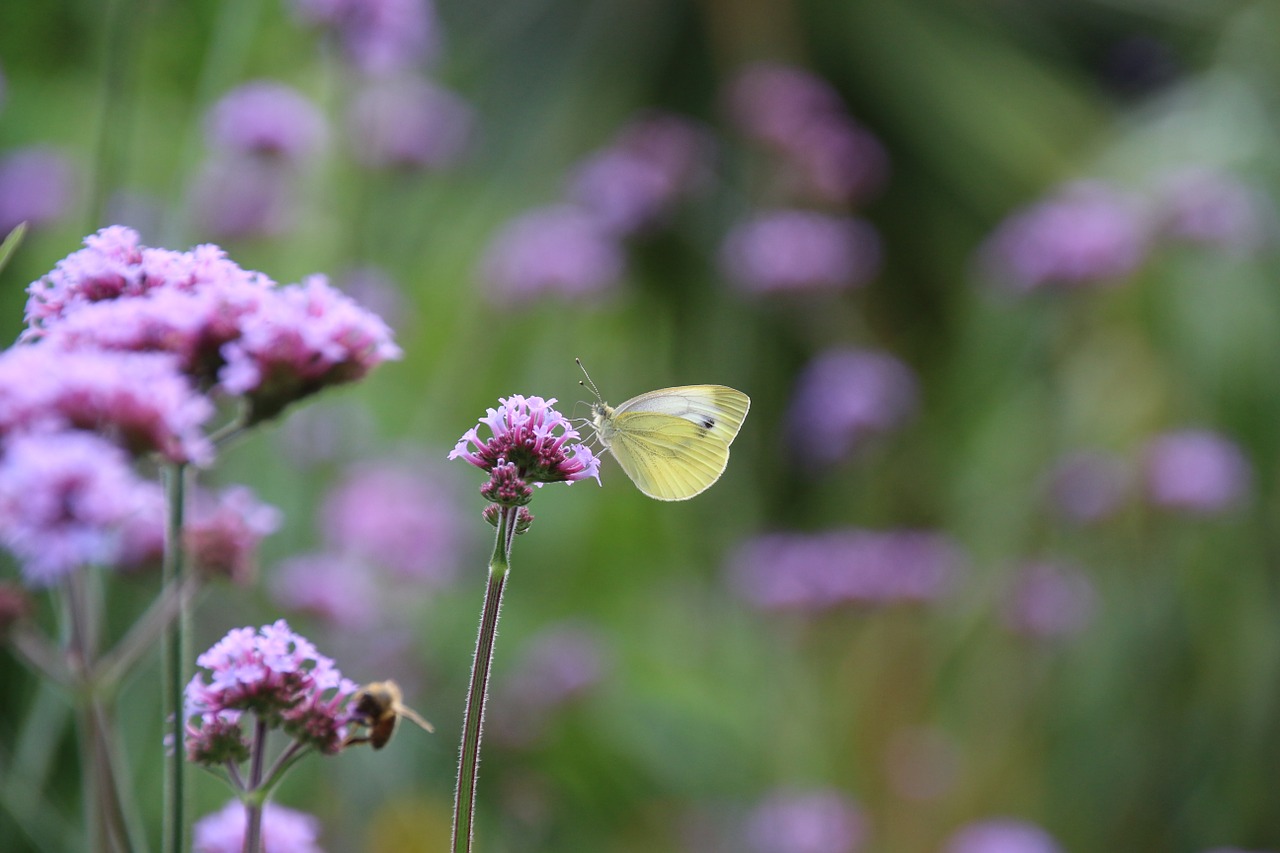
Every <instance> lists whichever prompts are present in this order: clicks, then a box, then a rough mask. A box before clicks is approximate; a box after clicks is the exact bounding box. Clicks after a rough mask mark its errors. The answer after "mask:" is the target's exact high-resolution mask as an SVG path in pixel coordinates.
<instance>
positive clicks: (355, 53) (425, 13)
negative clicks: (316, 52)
mask: <svg viewBox="0 0 1280 853" xmlns="http://www.w3.org/2000/svg"><path fill="white" fill-rule="evenodd" d="M292 5H293V7H294V10H295V11H296V12H297V15H298V17H299V18H301V19H302V21H303V22H305V23H308V24H311V25H314V26H319V27H324V28H326V29H328V30H330V31H331V32H333V33H334V34H335V35H336V36H337V38H338V42H339V44H340V45H341V47H342V51H343V53H344V54H345V56H346V58H347V60H348V61H349V62H350V63H351V64H352V65H354V66H355V67H356V68H357V69H359V70H360V71H363V72H365V73H367V74H375V75H381V74H389V73H393V72H396V71H402V70H405V69H410V68H414V67H417V66H421V65H424V64H426V63H427V62H429V61H430V60H431V59H433V58H434V57H435V54H436V53H437V51H438V49H439V41H440V33H439V26H438V24H437V22H436V17H435V7H434V6H433V5H432V4H431V3H430V2H429V0H293V4H292Z"/></svg>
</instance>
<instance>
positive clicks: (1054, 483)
mask: <svg viewBox="0 0 1280 853" xmlns="http://www.w3.org/2000/svg"><path fill="white" fill-rule="evenodd" d="M1128 479H1129V475H1128V471H1127V470H1126V468H1125V465H1124V462H1123V461H1122V460H1121V459H1119V458H1118V457H1116V456H1115V455H1113V454H1109V453H1102V452H1100V451H1093V450H1081V451H1076V452H1074V453H1069V454H1066V455H1064V456H1063V457H1061V458H1060V459H1059V460H1058V462H1057V464H1055V465H1054V467H1053V469H1052V471H1050V472H1049V476H1048V482H1047V484H1046V491H1047V493H1048V497H1049V500H1050V502H1051V503H1052V505H1053V507H1054V509H1055V510H1056V511H1057V512H1058V513H1059V514H1060V515H1062V516H1063V517H1064V518H1066V519H1068V520H1070V521H1073V522H1075V523H1076V524H1088V523H1090V522H1094V521H1101V520H1102V519H1104V518H1107V517H1108V516H1110V515H1112V514H1114V513H1115V512H1116V511H1117V510H1118V509H1119V508H1120V505H1121V504H1122V503H1123V501H1124V499H1125V496H1126V492H1127V490H1128Z"/></svg>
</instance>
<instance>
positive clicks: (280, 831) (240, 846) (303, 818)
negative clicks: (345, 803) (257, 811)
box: [193, 800, 324, 853]
mask: <svg viewBox="0 0 1280 853" xmlns="http://www.w3.org/2000/svg"><path fill="white" fill-rule="evenodd" d="M245 823H246V820H245V806H244V803H242V802H240V801H239V800H231V801H230V802H229V803H227V804H226V805H225V806H223V807H222V809H220V810H219V811H216V812H214V813H213V814H209V815H205V816H204V817H202V818H200V820H198V821H196V824H195V826H194V827H193V834H194V836H195V840H194V842H193V844H194V847H193V849H194V850H195V853H242V851H243V850H244V831H245ZM319 836H320V821H319V820H317V819H316V818H315V817H314V816H313V815H309V814H307V813H306V812H300V811H296V810H294V809H289V808H285V807H284V806H278V805H276V804H275V803H273V802H270V801H268V802H267V803H266V804H264V805H263V807H262V849H263V850H265V851H267V853H324V851H323V850H322V849H321V847H320V845H319V843H318V841H317V839H318V838H319Z"/></svg>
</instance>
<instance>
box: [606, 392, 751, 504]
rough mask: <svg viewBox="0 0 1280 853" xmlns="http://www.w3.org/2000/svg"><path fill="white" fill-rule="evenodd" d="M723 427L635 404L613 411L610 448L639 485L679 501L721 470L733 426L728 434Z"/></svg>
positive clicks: (663, 498)
mask: <svg viewBox="0 0 1280 853" xmlns="http://www.w3.org/2000/svg"><path fill="white" fill-rule="evenodd" d="M655 393H658V392H655ZM645 396H648V395H645ZM636 399H637V400H639V399H641V398H639V397H637V398H636ZM629 402H634V401H629ZM739 423H741V420H739ZM717 427H720V428H717ZM726 432H728V431H727V430H726V429H725V428H723V427H722V426H720V423H719V422H717V423H716V424H715V425H713V426H712V427H710V428H708V427H706V426H704V425H703V422H701V421H695V420H692V419H689V418H686V417H682V416H678V415H672V414H666V413H663V412H656V411H636V410H634V409H633V410H631V411H626V412H621V413H618V414H615V416H614V418H613V434H612V436H611V438H610V441H609V451H610V452H611V453H612V454H613V456H614V458H615V459H617V460H618V464H619V465H621V466H622V470H623V471H625V472H626V474H627V476H628V477H630V478H631V481H632V482H633V483H635V484H636V487H637V488H638V489H640V491H642V492H644V493H645V494H646V495H648V496H649V497H651V498H656V499H657V500H660V501H683V500H688V499H689V498H691V497H693V496H694V495H697V494H701V493H702V492H704V491H706V489H707V488H708V487H710V486H711V484H712V483H714V482H715V481H716V480H718V479H720V475H721V474H723V473H724V469H725V466H726V465H728V464H729V442H731V441H732V440H733V436H734V435H736V434H737V427H736V426H735V427H734V429H733V431H732V432H730V433H728V438H726V437H725V434H726Z"/></svg>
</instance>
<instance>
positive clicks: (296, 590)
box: [271, 553, 381, 630]
mask: <svg viewBox="0 0 1280 853" xmlns="http://www.w3.org/2000/svg"><path fill="white" fill-rule="evenodd" d="M378 588H379V585H378V583H377V582H376V581H375V580H374V579H373V578H372V577H371V573H370V570H369V567H368V566H367V565H366V564H365V563H363V562H362V561H361V560H359V559H357V558H355V557H351V556H347V555H343V554H333V553H319V554H302V555H299V556H296V557H290V558H289V559H287V560H284V561H282V562H281V563H280V565H279V566H277V567H276V568H275V569H274V570H272V572H271V597H272V598H273V599H274V600H275V601H276V603H277V604H279V605H280V606H281V607H286V608H289V609H290V610H298V611H301V612H303V613H308V614H310V615H312V616H316V617H318V618H320V619H323V620H324V621H326V622H329V623H330V624H333V625H335V626H337V627H338V628H342V629H348V630H358V629H364V628H369V627H372V626H373V625H375V624H377V623H378V621H379V614H380V612H381V605H380V603H379V601H378V599H377V595H376V593H377V590H378Z"/></svg>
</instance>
